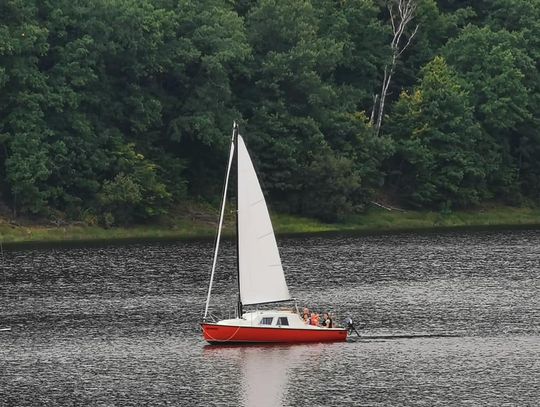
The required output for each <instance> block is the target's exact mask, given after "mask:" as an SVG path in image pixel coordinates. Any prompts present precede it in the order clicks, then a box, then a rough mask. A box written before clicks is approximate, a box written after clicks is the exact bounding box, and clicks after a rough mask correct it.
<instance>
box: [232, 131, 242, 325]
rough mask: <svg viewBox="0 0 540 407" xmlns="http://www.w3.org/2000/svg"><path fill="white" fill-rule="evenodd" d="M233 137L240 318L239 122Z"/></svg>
mask: <svg viewBox="0 0 540 407" xmlns="http://www.w3.org/2000/svg"><path fill="white" fill-rule="evenodd" d="M233 139H234V149H235V151H236V278H237V281H238V303H237V305H236V312H237V313H238V318H242V313H243V310H242V299H241V297H240V234H239V228H238V206H239V203H238V200H239V199H238V198H239V196H240V194H239V184H240V181H239V180H240V165H239V157H240V154H238V123H236V122H234V124H233Z"/></svg>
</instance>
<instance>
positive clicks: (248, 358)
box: [203, 343, 331, 407]
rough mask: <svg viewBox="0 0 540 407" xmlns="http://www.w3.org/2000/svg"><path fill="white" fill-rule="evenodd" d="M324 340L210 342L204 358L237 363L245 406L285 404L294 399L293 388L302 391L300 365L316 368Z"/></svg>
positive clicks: (263, 406)
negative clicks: (237, 344)
mask: <svg viewBox="0 0 540 407" xmlns="http://www.w3.org/2000/svg"><path fill="white" fill-rule="evenodd" d="M328 346H331V345H329V344H324V343H314V344H296V345H244V346H227V345H220V346H215V345H207V346H205V347H204V350H203V355H204V357H205V358H210V359H216V360H219V361H220V362H221V363H227V364H231V365H233V366H235V367H238V373H239V374H240V382H241V385H240V389H241V393H242V394H241V395H240V401H241V403H242V405H243V406H244V407H252V406H261V407H273V406H282V405H285V404H287V403H285V400H287V399H289V400H290V399H294V398H295V397H294V396H293V397H291V394H289V393H290V392H295V391H301V388H302V377H300V376H299V375H297V374H295V371H296V370H297V368H300V367H301V369H300V370H301V371H305V370H306V366H309V367H310V370H311V369H317V366H318V365H319V363H320V358H321V354H322V353H323V351H324V349H325V347H328Z"/></svg>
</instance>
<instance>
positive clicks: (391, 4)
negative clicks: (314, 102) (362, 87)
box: [371, 0, 419, 135]
mask: <svg viewBox="0 0 540 407" xmlns="http://www.w3.org/2000/svg"><path fill="white" fill-rule="evenodd" d="M387 7H388V11H389V12H390V22H391V23H392V32H393V37H392V42H391V43H390V49H391V51H392V58H391V60H390V63H389V64H387V65H385V67H384V76H383V81H382V87H381V94H380V97H378V95H376V96H375V97H374V103H373V110H372V112H371V123H372V124H373V120H374V119H375V115H377V123H376V124H375V134H376V135H379V133H380V131H381V125H382V119H383V115H384V103H385V101H386V96H387V95H388V88H389V87H390V81H391V80H392V75H393V74H394V71H395V69H396V63H397V61H398V59H399V57H400V56H401V54H403V52H404V51H405V50H406V49H407V47H408V46H409V45H410V44H411V41H412V39H413V38H414V36H415V35H416V33H417V32H418V27H419V24H417V25H416V27H415V28H414V30H412V32H411V34H410V35H407V34H406V33H405V31H406V30H407V27H408V26H409V24H410V23H411V21H412V20H413V19H414V17H415V15H416V8H417V7H418V3H417V0H389V1H388V2H387Z"/></svg>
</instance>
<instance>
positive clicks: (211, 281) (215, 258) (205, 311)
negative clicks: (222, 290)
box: [203, 122, 236, 320]
mask: <svg viewBox="0 0 540 407" xmlns="http://www.w3.org/2000/svg"><path fill="white" fill-rule="evenodd" d="M235 131H236V122H235V124H234V129H233V134H232V138H231V148H230V152H229V162H228V164H227V173H226V175H225V186H224V188H223V198H222V201H221V213H220V215H219V224H218V230H217V237H216V247H215V250H214V260H213V261H212V274H211V275H210V284H209V286H208V295H207V296H206V305H205V307H204V316H203V320H204V319H206V316H207V315H208V307H209V305H210V294H211V293H212V284H213V283H214V274H215V272H216V264H217V256H218V251H219V242H220V239H221V229H222V227H223V215H224V213H225V202H226V200H227V189H228V186H229V175H230V173H231V166H232V161H233V156H234V136H235Z"/></svg>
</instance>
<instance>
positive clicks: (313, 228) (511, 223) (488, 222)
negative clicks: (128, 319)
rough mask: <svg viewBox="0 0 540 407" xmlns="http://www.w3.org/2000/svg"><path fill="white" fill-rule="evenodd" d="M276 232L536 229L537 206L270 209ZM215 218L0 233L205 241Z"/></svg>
mask: <svg viewBox="0 0 540 407" xmlns="http://www.w3.org/2000/svg"><path fill="white" fill-rule="evenodd" d="M272 221H273V224H274V229H275V231H276V235H278V236H281V237H288V236H313V235H336V234H355V235H378V234H392V233H414V232H420V233H427V232H440V231H452V230H456V231H459V230H511V229H537V228H538V229H540V208H514V207H502V206H496V207H493V208H488V209H481V210H477V211H460V212H452V213H449V214H440V213H437V212H431V211H422V212H421V211H407V212H397V211H386V210H383V209H370V210H368V211H367V212H366V213H363V214H359V215H353V216H350V217H348V218H346V219H345V220H344V221H343V222H340V223H324V222H320V221H318V220H315V219H310V218H305V217H299V216H293V215H284V214H273V215H272ZM216 224H217V219H216V223H215V224H212V222H208V220H206V221H201V220H197V219H172V218H171V219H169V220H168V221H167V225H163V224H161V225H160V224H149V225H138V226H132V227H115V228H109V229H105V228H102V227H98V226H82V225H65V226H47V225H28V226H18V225H12V224H9V223H7V222H5V221H0V236H1V237H0V239H1V243H2V244H3V246H4V247H5V248H17V247H29V246H30V247H31V246H80V245H103V244H129V243H137V242H139V243H140V242H145V241H196V240H201V241H208V240H213V239H215V234H216ZM222 236H223V238H224V239H230V238H232V237H233V236H234V226H233V224H232V220H230V219H229V220H227V222H226V223H225V227H224V230H223V232H222Z"/></svg>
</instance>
